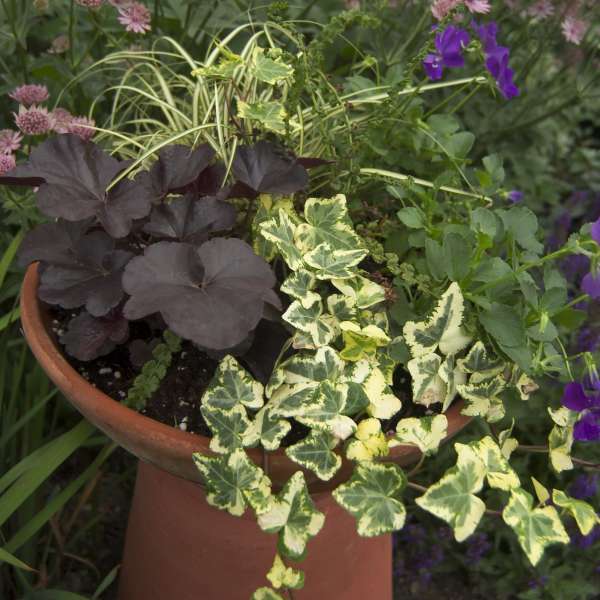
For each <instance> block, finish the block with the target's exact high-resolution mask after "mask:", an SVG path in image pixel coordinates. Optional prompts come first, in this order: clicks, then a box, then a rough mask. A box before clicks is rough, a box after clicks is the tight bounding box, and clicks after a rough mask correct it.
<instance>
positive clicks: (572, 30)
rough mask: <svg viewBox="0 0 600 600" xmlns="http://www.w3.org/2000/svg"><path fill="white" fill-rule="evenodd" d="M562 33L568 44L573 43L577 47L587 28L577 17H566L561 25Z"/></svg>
mask: <svg viewBox="0 0 600 600" xmlns="http://www.w3.org/2000/svg"><path fill="white" fill-rule="evenodd" d="M561 28H562V33H563V36H564V38H565V39H566V40H567V42H572V43H573V44H576V45H577V46H578V45H579V44H581V40H582V39H583V36H584V35H585V32H586V30H587V26H586V24H585V22H584V21H582V20H581V19H577V18H575V17H566V18H565V20H564V21H563V22H562V25H561Z"/></svg>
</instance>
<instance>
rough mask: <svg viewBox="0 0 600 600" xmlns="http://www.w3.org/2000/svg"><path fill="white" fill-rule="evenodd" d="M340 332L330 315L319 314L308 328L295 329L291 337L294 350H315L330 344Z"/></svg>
mask: <svg viewBox="0 0 600 600" xmlns="http://www.w3.org/2000/svg"><path fill="white" fill-rule="evenodd" d="M339 334H340V329H339V326H338V322H337V320H336V319H335V317H333V316H332V315H327V314H325V315H321V316H320V317H319V318H318V319H317V320H316V321H315V322H314V323H313V324H312V325H311V326H310V328H309V329H308V331H297V332H296V333H295V334H294V337H293V338H292V347H293V348H294V349H295V350H317V349H318V348H322V347H323V346H327V345H329V344H331V343H332V342H333V341H334V340H335V338H336V337H338V335H339Z"/></svg>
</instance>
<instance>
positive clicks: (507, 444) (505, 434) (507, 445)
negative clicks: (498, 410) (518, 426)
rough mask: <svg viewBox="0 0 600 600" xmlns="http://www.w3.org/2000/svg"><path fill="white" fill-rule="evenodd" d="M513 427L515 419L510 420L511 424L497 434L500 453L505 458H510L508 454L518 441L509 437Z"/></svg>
mask: <svg viewBox="0 0 600 600" xmlns="http://www.w3.org/2000/svg"><path fill="white" fill-rule="evenodd" d="M514 427H515V420H514V419H513V420H512V423H511V426H510V427H509V428H508V429H504V430H503V431H501V432H500V433H499V434H498V444H499V445H500V449H501V451H502V455H503V456H504V458H506V459H507V460H508V459H509V458H510V455H511V454H512V453H513V452H514V451H515V450H516V449H517V448H518V446H519V441H518V440H517V439H516V438H514V437H511V434H512V431H513V429H514Z"/></svg>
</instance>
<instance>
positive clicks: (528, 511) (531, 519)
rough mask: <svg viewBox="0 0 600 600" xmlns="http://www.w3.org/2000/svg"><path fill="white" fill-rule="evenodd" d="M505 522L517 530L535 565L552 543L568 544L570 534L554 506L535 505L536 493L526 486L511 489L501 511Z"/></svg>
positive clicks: (528, 556)
mask: <svg viewBox="0 0 600 600" xmlns="http://www.w3.org/2000/svg"><path fill="white" fill-rule="evenodd" d="M502 518H503V519H504V522H505V523H506V524H507V525H509V526H510V527H512V529H513V530H514V532H515V533H516V534H517V538H518V540H519V544H520V545H521V548H523V551H524V552H525V554H526V555H527V558H528V559H529V561H530V562H531V564H532V565H534V566H535V565H536V564H537V563H538V562H539V560H540V558H542V555H543V553H544V549H545V547H546V546H548V545H550V544H556V543H560V544H568V543H569V535H568V534H567V532H566V531H565V528H564V527H563V524H562V523H561V521H560V518H559V516H558V513H557V512H556V509H555V508H554V507H553V506H544V507H543V508H533V497H532V496H531V494H528V493H527V492H526V491H525V490H523V489H521V488H517V489H514V490H512V491H511V494H510V499H509V501H508V504H507V505H506V507H505V508H504V510H503V511H502Z"/></svg>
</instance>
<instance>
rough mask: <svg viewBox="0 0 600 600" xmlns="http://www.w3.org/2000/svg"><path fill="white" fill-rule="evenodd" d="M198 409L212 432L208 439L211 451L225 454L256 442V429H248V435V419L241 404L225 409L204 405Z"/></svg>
mask: <svg viewBox="0 0 600 600" xmlns="http://www.w3.org/2000/svg"><path fill="white" fill-rule="evenodd" d="M200 411H201V412H202V416H203V417H204V420H205V421H206V424H207V425H208V426H209V427H210V430H211V431H212V433H213V437H212V438H211V439H210V449H211V450H212V451H213V452H217V453H218V454H227V453H228V452H231V451H232V450H235V449H236V448H242V447H244V446H254V445H256V443H257V442H258V433H257V432H256V430H250V435H248V431H249V430H248V428H249V427H250V420H249V419H248V417H247V416H246V409H245V408H244V407H243V406H242V405H241V404H238V405H237V406H234V407H233V408H229V409H227V410H223V409H222V408H216V407H214V406H210V405H205V406H202V407H201V408H200Z"/></svg>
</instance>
